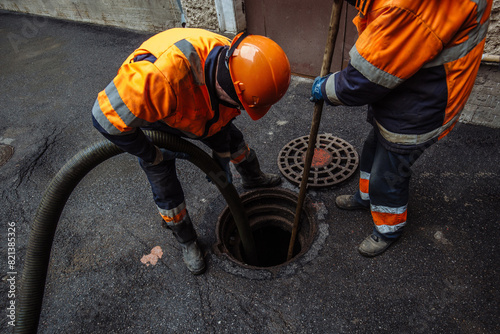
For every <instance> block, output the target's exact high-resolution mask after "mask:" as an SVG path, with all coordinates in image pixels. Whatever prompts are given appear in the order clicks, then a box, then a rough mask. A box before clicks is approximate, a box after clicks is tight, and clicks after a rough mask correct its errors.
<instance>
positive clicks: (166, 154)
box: [148, 146, 189, 166]
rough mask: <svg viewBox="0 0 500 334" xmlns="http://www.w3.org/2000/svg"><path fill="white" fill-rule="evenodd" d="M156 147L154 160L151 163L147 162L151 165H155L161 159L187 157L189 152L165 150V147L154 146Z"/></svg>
mask: <svg viewBox="0 0 500 334" xmlns="http://www.w3.org/2000/svg"><path fill="white" fill-rule="evenodd" d="M155 149H156V157H155V160H154V161H153V162H151V163H149V162H148V164H150V165H151V166H156V165H158V164H160V163H161V162H162V161H168V160H174V159H189V154H187V153H184V152H174V151H170V150H167V149H166V148H159V147H158V146H155Z"/></svg>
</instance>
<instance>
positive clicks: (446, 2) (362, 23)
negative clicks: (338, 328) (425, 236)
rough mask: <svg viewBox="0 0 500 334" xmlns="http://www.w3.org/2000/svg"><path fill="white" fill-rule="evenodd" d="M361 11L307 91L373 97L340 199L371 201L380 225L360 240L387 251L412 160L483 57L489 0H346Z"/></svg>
mask: <svg viewBox="0 0 500 334" xmlns="http://www.w3.org/2000/svg"><path fill="white" fill-rule="evenodd" d="M347 2H348V3H350V4H352V5H354V6H355V7H356V9H357V10H358V11H359V13H358V15H357V16H356V18H355V19H354V21H353V22H354V24H355V25H356V27H357V29H358V33H359V37H358V39H357V41H356V44H355V45H354V47H353V48H352V49H351V51H350V56H351V59H350V62H349V64H348V66H347V67H346V68H344V69H343V70H342V71H340V72H336V73H334V74H329V75H327V76H325V77H318V78H316V80H315V81H314V83H313V86H312V92H311V95H312V97H311V100H312V101H318V100H321V99H324V100H325V101H326V103H327V104H330V105H335V106H337V105H346V106H361V105H365V104H367V105H368V121H369V122H371V124H372V125H373V128H372V130H371V132H370V134H369V135H368V137H367V139H366V141H365V143H364V146H363V151H362V154H361V159H360V179H359V190H358V191H357V192H356V193H355V194H354V195H342V196H339V197H337V198H336V205H337V206H338V207H339V208H341V209H347V210H354V209H367V210H368V209H369V210H370V211H371V214H372V218H373V222H374V228H373V232H372V234H371V235H369V236H368V237H367V238H366V239H365V240H364V241H363V242H362V243H361V244H360V246H359V252H360V253H361V254H362V255H364V256H368V257H372V256H376V255H379V254H381V253H383V252H384V251H385V250H386V249H387V248H388V247H389V246H390V245H391V244H392V243H393V242H394V241H396V240H397V239H398V238H399V237H400V236H401V233H402V231H403V227H404V226H405V224H406V220H407V206H408V197H409V182H410V176H411V169H410V168H411V166H412V165H413V163H415V161H416V160H417V159H418V157H419V156H420V155H421V154H422V152H423V151H424V150H425V149H426V148H427V147H429V146H430V145H432V144H433V143H435V142H436V141H438V140H439V139H441V138H443V137H444V136H446V135H447V134H448V133H449V132H450V131H451V129H452V128H453V127H454V125H455V124H456V122H457V121H458V119H459V116H460V112H461V111H462V109H463V108H464V106H465V103H466V102H467V99H468V97H469V95H470V93H471V90H472V87H473V85H474V81H475V78H476V75H477V71H478V68H479V65H480V62H481V56H482V53H483V48H484V43H485V36H486V32H487V30H488V23H489V16H490V11H491V6H492V0H440V1H424V0H391V1H389V0H350V1H349V0H348V1H347Z"/></svg>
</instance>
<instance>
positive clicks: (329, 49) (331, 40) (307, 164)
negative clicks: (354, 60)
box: [287, 0, 344, 261]
mask: <svg viewBox="0 0 500 334" xmlns="http://www.w3.org/2000/svg"><path fill="white" fill-rule="evenodd" d="M343 2H344V0H334V2H333V6H332V14H331V16H330V25H329V27H328V39H327V40H326V48H325V53H324V55H323V65H322V66H321V73H320V76H322V77H323V76H325V75H327V74H328V72H329V71H330V66H331V64H332V57H333V49H334V47H335V40H336V39H337V33H338V31H339V23H340V16H341V14H342V3H343ZM323 103H324V101H323V100H321V101H317V102H316V103H315V104H314V114H313V120H312V124H311V133H310V135H309V143H308V146H307V152H306V160H305V161H304V171H303V173H302V180H301V182H300V192H299V198H298V202H297V209H296V210H295V219H294V222H293V227H292V235H291V237H290V245H289V246H288V256H287V260H288V261H289V260H290V259H291V258H292V256H293V246H294V245H295V239H296V237H297V230H298V227H299V221H300V215H301V212H302V206H303V205H304V200H305V197H306V190H307V182H308V179H309V171H310V170H311V163H312V159H313V155H314V147H315V146H316V137H317V136H318V129H319V124H320V121H321V113H322V112H323Z"/></svg>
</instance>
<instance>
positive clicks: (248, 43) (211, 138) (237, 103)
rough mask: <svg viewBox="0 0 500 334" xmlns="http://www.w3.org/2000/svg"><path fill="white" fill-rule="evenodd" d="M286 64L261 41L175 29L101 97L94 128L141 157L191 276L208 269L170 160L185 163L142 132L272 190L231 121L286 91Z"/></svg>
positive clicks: (247, 183) (151, 44)
mask: <svg viewBox="0 0 500 334" xmlns="http://www.w3.org/2000/svg"><path fill="white" fill-rule="evenodd" d="M289 84H290V64H289V62H288V59H287V57H286V55H285V53H284V52H283V50H282V49H281V48H280V47H279V46H278V45H277V44H276V43H275V42H273V41H272V40H270V39H269V38H266V37H263V36H257V35H248V34H246V33H245V34H239V35H237V36H236V37H235V38H234V39H233V40H232V41H231V40H230V39H228V38H226V37H224V36H221V35H218V34H215V33H212V32H209V31H206V30H202V29H190V28H176V29H170V30H167V31H164V32H162V33H159V34H157V35H155V36H153V37H151V38H150V39H148V40H147V41H145V42H144V43H143V44H142V45H141V46H140V47H139V48H138V49H136V50H135V51H134V52H133V53H132V54H131V55H130V56H129V57H128V58H127V59H126V60H125V62H124V63H123V64H122V66H121V67H120V68H119V70H118V74H117V76H116V77H115V78H114V79H113V81H111V83H110V84H109V85H108V86H107V87H106V88H105V89H104V90H103V91H102V92H100V93H99V94H98V97H97V100H96V102H95V104H94V107H93V110H92V114H93V122H94V126H95V127H96V128H97V129H98V130H99V131H100V132H101V133H102V134H103V135H104V136H105V137H106V138H108V139H109V140H110V141H112V142H113V143H114V144H116V145H117V146H118V147H120V148H121V149H123V150H124V151H126V152H128V153H130V154H133V155H135V156H137V157H138V158H139V163H140V166H141V167H142V169H143V170H144V172H145V173H146V175H147V177H148V180H149V182H150V184H151V189H152V192H153V196H154V200H155V203H156V205H157V206H158V210H159V212H160V215H161V216H162V217H163V220H164V221H165V224H166V226H167V227H168V228H169V229H171V230H172V232H173V234H174V236H175V237H176V239H177V240H178V241H179V243H180V244H181V245H182V252H183V260H184V262H185V264H186V266H187V268H188V269H189V270H190V271H191V272H192V273H193V274H200V273H202V272H204V270H205V261H204V259H203V255H202V253H201V251H200V248H199V246H198V244H197V242H196V239H197V235H196V231H195V230H194V228H193V224H192V222H191V219H190V218H189V214H188V211H187V209H186V203H185V201H184V193H183V190H182V187H181V184H180V182H179V180H178V178H177V174H176V167H175V159H176V158H188V157H187V156H186V154H185V153H181V152H171V151H168V150H166V149H163V148H158V147H156V146H155V145H153V144H152V142H151V140H150V138H148V137H147V136H146V135H145V134H144V132H143V131H141V128H147V129H154V130H159V131H164V132H168V133H170V134H174V135H177V136H181V137H187V138H190V139H197V140H200V141H201V142H203V143H204V144H206V145H207V146H208V147H209V148H210V149H212V156H213V158H214V159H215V160H216V161H217V162H218V163H219V164H220V166H221V167H222V168H223V169H224V171H225V172H226V175H227V179H228V180H229V182H231V180H232V178H231V171H230V168H229V162H230V161H231V162H233V163H234V165H235V167H236V170H237V171H238V172H239V173H240V174H241V177H242V181H243V187H245V188H254V187H273V186H276V185H278V184H279V183H280V182H281V178H280V177H279V176H278V175H274V174H266V173H263V172H262V171H261V169H260V166H259V161H258V159H257V156H256V154H255V152H254V150H252V149H250V148H249V146H248V145H247V143H246V142H245V140H244V138H243V134H242V133H241V131H240V130H239V129H238V128H237V127H236V126H235V125H234V124H233V123H232V121H233V120H234V118H235V117H236V116H238V115H240V113H241V111H240V109H244V110H245V111H246V112H247V113H248V115H249V116H250V117H251V118H252V119H253V120H258V119H260V118H261V117H263V116H264V115H265V114H266V113H267V112H268V110H269V109H270V108H271V106H272V105H273V104H274V103H276V102H278V100H280V99H281V97H283V95H284V94H285V93H286V91H287V89H288V86H289Z"/></svg>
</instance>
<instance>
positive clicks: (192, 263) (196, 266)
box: [164, 214, 206, 275]
mask: <svg viewBox="0 0 500 334" xmlns="http://www.w3.org/2000/svg"><path fill="white" fill-rule="evenodd" d="M164 226H165V227H166V228H168V229H170V230H172V233H173V234H174V237H175V239H177V241H178V242H179V244H180V245H181V248H182V259H183V260H184V263H185V264H186V267H187V268H188V269H189V271H190V272H191V273H192V274H194V275H199V274H202V273H203V272H205V269H206V266H205V260H204V259H203V255H202V253H201V250H200V247H199V246H198V243H197V242H196V239H197V238H198V237H197V235H196V231H195V230H194V227H193V224H192V222H191V218H189V215H188V214H186V216H185V217H184V219H183V220H182V221H181V222H180V223H165V224H164Z"/></svg>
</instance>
